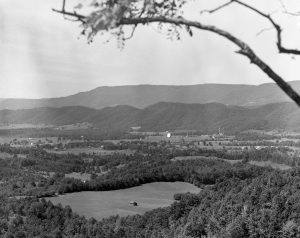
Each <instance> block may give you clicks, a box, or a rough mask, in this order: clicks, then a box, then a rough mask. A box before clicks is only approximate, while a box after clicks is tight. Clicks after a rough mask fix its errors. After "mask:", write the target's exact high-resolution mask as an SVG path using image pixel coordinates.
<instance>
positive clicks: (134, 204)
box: [129, 201, 138, 207]
mask: <svg viewBox="0 0 300 238" xmlns="http://www.w3.org/2000/svg"><path fill="white" fill-rule="evenodd" d="M129 204H130V205H132V206H134V207H136V206H137V205H138V203H137V202H136V201H130V203H129Z"/></svg>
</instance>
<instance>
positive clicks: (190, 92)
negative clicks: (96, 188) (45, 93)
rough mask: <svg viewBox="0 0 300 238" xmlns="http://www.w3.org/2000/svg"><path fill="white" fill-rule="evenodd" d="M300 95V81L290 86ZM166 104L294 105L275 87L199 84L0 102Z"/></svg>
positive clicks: (2, 105) (6, 105)
mask: <svg viewBox="0 0 300 238" xmlns="http://www.w3.org/2000/svg"><path fill="white" fill-rule="evenodd" d="M289 83H290V84H291V85H292V86H293V87H294V88H295V90H296V91H298V92H300V81H291V82H289ZM161 101H165V102H179V103H188V104H189V103H209V102H219V103H223V104H228V105H237V106H261V105H266V104H269V103H276V102H288V101H291V100H290V99H289V98H288V97H287V96H286V95H285V94H284V92H282V91H281V89H280V88H278V87H277V85H276V84H274V83H266V84H261V85H246V84H197V85H149V84H144V85H126V86H102V87H97V88H95V89H92V90H90V91H85V92H79V93H76V94H74V95H70V96H65V97H59V98H42V99H13V98H11V99H3V98H2V99H1V100H0V109H13V110H15V109H30V108H37V107H57V108H59V107H64V106H85V107H91V108H96V109H101V108H105V107H108V106H113V105H124V104H125V105H129V106H133V107H137V108H146V107H147V106H149V105H152V104H155V103H158V102H161Z"/></svg>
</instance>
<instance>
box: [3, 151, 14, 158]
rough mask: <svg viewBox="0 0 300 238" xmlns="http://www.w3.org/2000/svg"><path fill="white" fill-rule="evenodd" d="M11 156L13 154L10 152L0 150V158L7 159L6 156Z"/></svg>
mask: <svg viewBox="0 0 300 238" xmlns="http://www.w3.org/2000/svg"><path fill="white" fill-rule="evenodd" d="M12 157H13V155H11V154H8V153H4V152H0V159H7V158H12Z"/></svg>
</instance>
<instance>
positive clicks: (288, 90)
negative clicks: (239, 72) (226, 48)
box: [119, 16, 300, 107]
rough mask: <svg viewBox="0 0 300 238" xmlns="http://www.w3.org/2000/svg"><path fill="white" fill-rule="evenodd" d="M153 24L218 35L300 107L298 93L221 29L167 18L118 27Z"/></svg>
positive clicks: (136, 20) (127, 22)
mask: <svg viewBox="0 0 300 238" xmlns="http://www.w3.org/2000/svg"><path fill="white" fill-rule="evenodd" d="M153 22H160V23H169V24H175V25H185V26H189V27H194V28H197V29H200V30H205V31H210V32H213V33H215V34H218V35H220V36H222V37H224V38H226V39H228V40H229V41H231V42H232V43H234V44H235V45H237V46H238V47H239V48H240V49H239V50H238V51H237V53H239V54H242V55H244V56H246V57H247V58H248V59H249V60H250V62H251V63H253V64H255V65H256V66H257V67H259V68H260V69H261V70H262V71H263V72H264V73H266V74H267V75H268V76H269V77H270V78H271V79H272V80H273V81H274V82H275V83H276V84H277V85H278V86H279V87H280V88H281V89H282V90H283V91H284V92H285V93H286V94H287V95H288V96H289V97H290V98H291V99H292V100H293V101H294V102H295V103H296V104H297V105H298V106H299V107H300V96H299V95H298V93H297V92H296V91H295V90H294V89H293V88H292V87H291V86H290V85H289V84H288V83H287V82H285V81H284V80H283V79H282V78H281V77H280V76H279V75H278V74H277V73H275V72H274V71H273V70H272V68H271V67H270V66H268V65H267V64H266V63H265V62H264V61H262V60H261V59H260V58H259V57H258V56H257V55H256V54H255V53H254V51H253V50H252V49H251V48H250V47H249V46H248V45H247V44H246V43H245V42H243V41H241V40H240V39H238V38H236V37H235V36H233V35H232V34H230V33H229V32H227V31H224V30H222V29H219V28H217V27H215V26H211V25H204V24H201V23H200V22H195V21H188V20H186V19H184V18H175V19H174V18H167V17H162V16H161V17H151V18H147V17H144V18H125V19H122V20H121V22H120V23H119V24H120V25H137V24H142V25H145V24H148V23H153Z"/></svg>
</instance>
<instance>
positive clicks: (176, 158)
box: [172, 155, 242, 164]
mask: <svg viewBox="0 0 300 238" xmlns="http://www.w3.org/2000/svg"><path fill="white" fill-rule="evenodd" d="M196 159H220V160H223V161H225V162H228V163H230V164H235V163H238V162H241V161H242V160H225V159H221V158H218V157H215V156H209V157H207V156H201V155H200V156H198V155H191V156H177V157H174V158H173V159H172V161H181V160H196Z"/></svg>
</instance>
